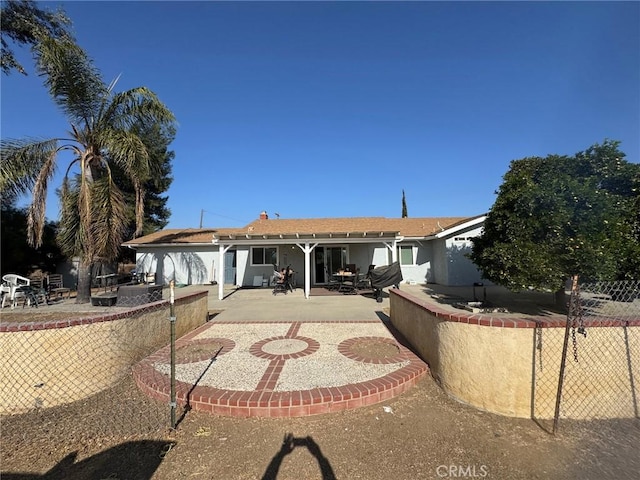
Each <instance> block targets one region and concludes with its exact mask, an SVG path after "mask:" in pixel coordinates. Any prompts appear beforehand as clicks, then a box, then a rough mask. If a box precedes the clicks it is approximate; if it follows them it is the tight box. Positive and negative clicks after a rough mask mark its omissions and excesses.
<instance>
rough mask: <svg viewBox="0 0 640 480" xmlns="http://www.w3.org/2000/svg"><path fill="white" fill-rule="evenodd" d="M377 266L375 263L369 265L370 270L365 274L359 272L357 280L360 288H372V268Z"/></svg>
mask: <svg viewBox="0 0 640 480" xmlns="http://www.w3.org/2000/svg"><path fill="white" fill-rule="evenodd" d="M374 268H376V266H375V265H369V270H367V273H365V274H364V275H361V274H360V273H358V280H357V281H356V288H357V289H358V290H371V270H373V269H374Z"/></svg>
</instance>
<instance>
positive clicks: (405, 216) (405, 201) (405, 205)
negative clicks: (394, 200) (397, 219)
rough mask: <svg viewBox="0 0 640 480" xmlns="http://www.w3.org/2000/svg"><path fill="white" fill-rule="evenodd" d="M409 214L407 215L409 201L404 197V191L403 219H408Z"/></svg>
mask: <svg viewBox="0 0 640 480" xmlns="http://www.w3.org/2000/svg"><path fill="white" fill-rule="evenodd" d="M408 216H409V214H408V213H407V200H406V198H405V196H404V190H402V218H407V217H408Z"/></svg>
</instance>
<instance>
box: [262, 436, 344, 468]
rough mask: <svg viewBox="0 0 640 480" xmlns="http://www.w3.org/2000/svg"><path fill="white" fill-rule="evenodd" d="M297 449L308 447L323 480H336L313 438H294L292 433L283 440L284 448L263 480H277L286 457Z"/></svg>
mask: <svg viewBox="0 0 640 480" xmlns="http://www.w3.org/2000/svg"><path fill="white" fill-rule="evenodd" d="M296 447H307V450H309V453H311V455H313V456H314V457H315V458H316V460H317V461H318V466H319V467H320V472H321V473H322V480H336V476H335V474H334V473H333V468H331V464H330V463H329V460H328V459H327V457H325V456H324V455H323V454H322V451H321V450H320V447H319V446H318V444H317V443H316V442H315V441H314V440H313V438H312V437H294V436H293V434H292V433H287V434H286V435H285V436H284V439H283V440H282V446H281V447H280V450H279V451H278V453H276V454H275V455H274V456H273V458H272V459H271V462H269V465H268V466H267V469H266V470H265V472H264V475H262V480H276V479H277V477H278V471H279V470H280V465H281V464H282V460H284V457H286V456H287V455H289V454H290V453H291V452H293V450H294V449H295V448H296Z"/></svg>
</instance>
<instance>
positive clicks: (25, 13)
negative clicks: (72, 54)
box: [0, 0, 71, 75]
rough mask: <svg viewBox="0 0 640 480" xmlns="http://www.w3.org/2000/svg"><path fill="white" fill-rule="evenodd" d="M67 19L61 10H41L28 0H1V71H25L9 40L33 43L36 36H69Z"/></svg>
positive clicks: (36, 39) (35, 41) (69, 24)
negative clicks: (5, 0) (3, 0)
mask: <svg viewBox="0 0 640 480" xmlns="http://www.w3.org/2000/svg"><path fill="white" fill-rule="evenodd" d="M70 26H71V21H70V20H69V19H68V18H67V16H66V15H65V13H64V12H63V11H62V10H58V11H57V12H50V11H47V10H41V9H39V8H38V7H37V5H36V3H35V2H33V1H32V0H20V1H15V0H9V1H7V2H2V12H1V13H0V41H1V42H2V52H1V53H2V55H1V63H2V71H3V72H4V73H5V74H6V75H8V74H9V73H11V71H12V70H14V69H15V70H17V71H18V72H20V73H22V74H24V75H26V74H27V72H26V70H25V69H24V67H23V66H22V65H21V64H20V63H19V62H18V61H17V60H16V58H15V56H14V54H13V50H11V48H10V47H9V42H12V43H14V44H16V45H35V44H37V43H38V41H39V39H40V38H43V37H52V38H60V39H61V38H67V39H71V34H70V33H69V31H68V28H69V27H70Z"/></svg>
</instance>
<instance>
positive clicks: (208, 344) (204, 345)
mask: <svg viewBox="0 0 640 480" xmlns="http://www.w3.org/2000/svg"><path fill="white" fill-rule="evenodd" d="M235 346H236V343H235V342H234V341H233V340H231V339H229V338H200V339H198V340H190V341H187V342H184V343H181V344H180V343H179V344H177V345H176V363H179V364H184V363H196V362H202V361H203V360H211V359H212V358H214V357H219V356H220V355H224V354H225V353H229V352H230V351H231V350H233V348H234V347H235ZM169 355H170V352H167V360H169Z"/></svg>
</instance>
